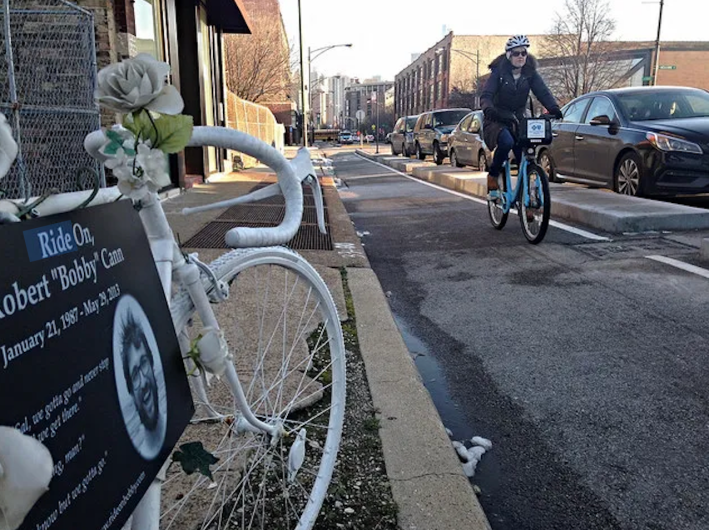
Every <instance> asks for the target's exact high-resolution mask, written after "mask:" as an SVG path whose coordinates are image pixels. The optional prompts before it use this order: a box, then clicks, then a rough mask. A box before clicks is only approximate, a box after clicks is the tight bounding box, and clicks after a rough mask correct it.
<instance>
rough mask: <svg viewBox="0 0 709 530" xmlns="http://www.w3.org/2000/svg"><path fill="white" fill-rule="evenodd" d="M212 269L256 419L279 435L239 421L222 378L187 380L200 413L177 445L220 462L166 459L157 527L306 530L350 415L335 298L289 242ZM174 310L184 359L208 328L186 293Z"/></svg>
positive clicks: (232, 257)
mask: <svg viewBox="0 0 709 530" xmlns="http://www.w3.org/2000/svg"><path fill="white" fill-rule="evenodd" d="M210 268H211V269H212V270H213V271H214V273H215V275H216V278H217V279H218V280H219V281H220V282H222V285H223V286H225V285H229V297H228V299H227V300H225V301H223V302H221V303H219V304H217V305H216V306H215V308H214V310H215V315H216V317H217V320H218V321H219V322H220V326H221V328H222V330H223V331H224V336H225V339H226V341H227V343H228V345H229V351H230V353H231V355H232V359H231V362H232V363H233V366H234V369H235V370H236V374H237V375H238V378H239V381H240V382H241V386H242V389H243V392H244V396H245V399H246V403H247V404H248V406H249V408H250V409H251V411H252V412H253V413H254V415H255V416H256V418H257V419H259V420H261V421H263V422H265V423H267V424H272V425H279V426H280V427H281V429H280V435H279V436H277V437H276V438H272V437H271V436H270V435H268V434H265V433H263V432H260V431H258V430H255V429H252V428H250V425H249V424H248V423H246V424H245V423H244V421H243V418H242V414H241V412H240V410H239V407H238V406H237V405H236V400H235V397H234V395H235V390H234V386H233V384H231V383H230V381H228V380H227V379H226V378H225V377H221V378H211V380H210V381H209V382H208V384H207V381H206V380H204V381H203V382H202V384H199V383H200V381H202V379H201V378H199V377H190V382H191V384H192V387H193V396H194V401H195V406H196V407H195V408H196V412H195V416H194V418H193V419H192V422H191V424H190V425H189V426H188V428H187V430H186V431H185V433H184V435H183V437H182V439H181V440H180V442H179V443H178V447H181V446H182V444H186V443H190V442H193V443H194V442H201V443H202V444H203V446H204V448H205V449H206V450H207V451H208V452H209V453H211V454H212V455H213V456H214V457H215V458H217V459H218V460H217V461H216V462H215V461H214V459H211V458H209V457H208V456H206V455H204V456H203V460H204V459H207V463H209V462H212V464H211V465H210V466H209V471H210V474H209V476H205V475H204V474H200V473H193V474H186V473H185V471H184V469H183V468H182V467H181V466H180V464H179V463H178V462H176V461H173V462H172V463H171V464H170V465H169V467H168V468H167V471H166V478H165V483H164V484H163V488H162V507H161V508H162V509H161V520H160V528H161V530H169V529H170V530H236V529H239V530H256V529H258V530H276V529H278V530H311V529H312V528H313V525H314V524H315V523H316V518H317V516H318V514H319V513H320V510H321V508H322V506H323V501H324V500H325V498H326V495H327V490H328V485H329V484H330V480H331V478H332V475H333V471H334V468H335V462H336V457H337V450H338V447H339V443H340V438H341V434H342V429H343V422H344V406H345V385H346V375H345V346H344V342H343V337H342V329H341V326H340V319H339V316H338V311H337V308H336V306H335V302H334V300H333V298H332V296H331V294H330V292H329V290H328V288H327V285H326V284H325V282H324V281H323V280H322V279H321V277H320V275H319V273H318V272H317V271H316V270H315V269H314V268H313V267H312V266H311V265H310V264H309V263H308V262H307V261H306V260H305V259H304V258H302V257H301V256H299V255H298V254H296V253H295V252H293V251H291V250H288V249H286V248H283V247H271V248H261V249H239V250H233V251H231V252H229V253H227V254H224V255H223V256H221V257H220V258H218V259H217V260H216V261H214V262H212V263H211V264H210ZM203 278H204V277H203ZM336 280H337V278H334V279H333V281H336ZM203 281H204V282H205V284H206V285H207V292H208V294H209V295H210V296H212V297H214V295H215V292H214V289H213V288H212V286H211V282H209V281H208V280H206V278H205V279H204V280H203ZM171 309H172V312H173V321H174V323H175V326H176V329H178V330H180V333H179V338H180V344H181V347H182V348H183V355H184V351H185V350H188V349H189V348H190V345H191V344H192V341H193V340H194V339H195V338H196V337H198V336H199V335H200V333H201V324H200V322H199V317H198V316H197V315H196V314H195V313H194V307H193V305H192V303H191V299H190V298H189V296H186V293H180V294H178V295H176V296H175V298H174V299H173V304H172V308H171ZM190 322H192V325H191V326H190V325H189V324H190ZM205 379H206V377H205ZM325 509H332V505H331V503H330V504H327V506H326V508H325ZM323 528H324V527H323Z"/></svg>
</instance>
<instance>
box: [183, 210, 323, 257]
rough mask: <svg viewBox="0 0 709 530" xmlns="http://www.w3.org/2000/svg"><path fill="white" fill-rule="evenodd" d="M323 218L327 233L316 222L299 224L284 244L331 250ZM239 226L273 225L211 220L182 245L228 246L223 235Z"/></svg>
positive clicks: (295, 248) (301, 247) (270, 224)
mask: <svg viewBox="0 0 709 530" xmlns="http://www.w3.org/2000/svg"><path fill="white" fill-rule="evenodd" d="M325 220H326V222H325V228H326V229H327V234H321V233H320V230H319V229H318V226H317V225H316V224H301V225H300V228H299V229H298V232H296V234H295V237H293V239H291V240H290V241H288V242H287V243H286V246H287V247H289V248H291V249H293V250H332V249H333V246H332V238H331V237H330V224H329V223H328V222H327V217H326V218H325ZM240 226H245V227H250V228H268V227H272V226H274V225H273V223H255V222H236V223H235V222H233V221H221V220H217V221H212V222H211V223H209V224H208V225H207V226H205V227H204V228H203V229H202V230H200V231H199V232H198V233H196V234H195V235H194V236H192V237H191V238H190V239H189V240H188V241H187V242H186V243H185V244H184V246H185V247H186V248H228V247H227V246H226V244H225V243H224V236H225V235H226V233H227V232H228V231H229V230H231V229H232V228H237V227H240Z"/></svg>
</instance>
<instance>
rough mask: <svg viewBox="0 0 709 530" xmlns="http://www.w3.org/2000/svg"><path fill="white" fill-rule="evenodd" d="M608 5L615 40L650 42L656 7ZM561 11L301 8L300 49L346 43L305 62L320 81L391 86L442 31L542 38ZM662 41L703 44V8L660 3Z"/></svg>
mask: <svg viewBox="0 0 709 530" xmlns="http://www.w3.org/2000/svg"><path fill="white" fill-rule="evenodd" d="M279 2H280V5H281V13H282V15H283V22H284V23H285V26H286V32H287V33H288V38H289V40H290V42H291V44H292V45H294V46H295V48H296V50H297V48H298V0H279ZM608 3H609V6H610V14H611V16H612V17H613V19H615V21H616V34H615V37H616V38H617V39H619V40H647V41H654V40H655V38H656V36H657V22H658V15H659V9H660V4H659V0H658V1H653V0H609V1H608ZM563 6H564V0H503V1H499V0H486V1H482V2H481V1H480V0H477V1H471V0H445V1H443V2H436V1H433V2H429V1H424V0H301V9H302V17H303V41H304V42H303V47H304V48H305V49H306V50H307V48H308V47H310V48H311V49H316V48H320V47H322V46H330V45H333V44H349V43H351V44H352V47H351V48H335V49H332V50H329V51H327V52H325V53H324V54H323V55H322V56H320V57H318V58H317V60H315V61H313V69H314V70H317V71H318V72H319V73H321V74H324V75H326V76H331V75H336V74H343V75H348V76H350V77H359V78H360V79H367V78H371V77H375V76H380V77H381V78H382V80H387V81H393V80H394V76H395V75H396V74H397V73H398V72H400V71H401V70H403V69H404V68H405V67H406V66H407V65H408V64H410V63H411V54H412V53H420V52H423V51H425V50H427V49H428V48H430V47H431V46H433V45H434V44H435V43H436V42H437V41H439V40H440V39H441V38H443V36H444V35H445V33H447V32H448V31H451V30H452V31H453V32H454V34H457V35H515V34H519V33H523V34H530V35H532V34H542V33H547V32H548V31H549V29H550V27H551V26H552V24H553V22H554V18H555V13H556V12H559V13H561V12H563ZM444 27H445V29H444ZM662 40H664V41H670V40H677V41H679V40H684V41H687V40H693V41H706V40H709V0H665V6H664V10H663V14H662ZM502 51H503V50H500V52H502ZM702 66H703V67H704V68H707V67H708V66H707V65H702Z"/></svg>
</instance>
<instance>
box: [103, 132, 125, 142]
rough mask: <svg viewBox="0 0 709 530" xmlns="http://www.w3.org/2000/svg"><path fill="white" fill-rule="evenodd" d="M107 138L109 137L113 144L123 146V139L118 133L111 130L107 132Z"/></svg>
mask: <svg viewBox="0 0 709 530" xmlns="http://www.w3.org/2000/svg"><path fill="white" fill-rule="evenodd" d="M106 136H107V137H108V139H109V140H111V143H112V144H114V143H115V144H118V145H121V144H122V143H123V138H121V135H120V134H118V133H117V132H116V131H112V130H111V129H108V130H107V131H106Z"/></svg>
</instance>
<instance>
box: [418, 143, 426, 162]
mask: <svg viewBox="0 0 709 530" xmlns="http://www.w3.org/2000/svg"><path fill="white" fill-rule="evenodd" d="M416 158H418V159H419V160H426V155H424V154H423V152H422V151H421V144H419V143H418V142H417V143H416Z"/></svg>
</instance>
